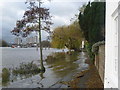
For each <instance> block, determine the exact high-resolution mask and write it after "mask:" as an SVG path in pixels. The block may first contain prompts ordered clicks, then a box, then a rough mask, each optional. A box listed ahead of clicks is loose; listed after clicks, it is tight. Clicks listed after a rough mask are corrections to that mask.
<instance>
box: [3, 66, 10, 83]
mask: <svg viewBox="0 0 120 90" xmlns="http://www.w3.org/2000/svg"><path fill="white" fill-rule="evenodd" d="M9 80H10V71H9V70H8V69H7V68H3V69H2V84H5V83H7V82H8V81H9Z"/></svg>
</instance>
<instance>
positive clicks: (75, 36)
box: [51, 22, 83, 50]
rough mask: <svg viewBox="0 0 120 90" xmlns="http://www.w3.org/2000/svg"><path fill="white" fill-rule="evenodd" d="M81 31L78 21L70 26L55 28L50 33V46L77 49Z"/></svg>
mask: <svg viewBox="0 0 120 90" xmlns="http://www.w3.org/2000/svg"><path fill="white" fill-rule="evenodd" d="M82 39H83V38H82V33H81V30H80V27H79V24H78V22H74V23H73V24H71V25H70V26H63V27H57V28H55V30H54V32H53V35H52V42H51V43H52V47H54V48H65V47H67V48H68V49H74V50H78V49H79V48H80V46H81V42H82Z"/></svg>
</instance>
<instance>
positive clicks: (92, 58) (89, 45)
mask: <svg viewBox="0 0 120 90" xmlns="http://www.w3.org/2000/svg"><path fill="white" fill-rule="evenodd" d="M85 48H86V51H87V52H88V55H89V57H90V59H91V60H92V61H93V62H94V57H95V55H94V53H93V52H92V50H91V49H92V44H90V43H88V42H86V44H85Z"/></svg>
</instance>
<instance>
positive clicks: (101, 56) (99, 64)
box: [95, 45, 105, 83]
mask: <svg viewBox="0 0 120 90" xmlns="http://www.w3.org/2000/svg"><path fill="white" fill-rule="evenodd" d="M95 66H96V68H97V70H98V72H99V75H100V77H101V80H102V82H103V83H104V72H105V45H100V46H99V50H98V54H96V55H95Z"/></svg>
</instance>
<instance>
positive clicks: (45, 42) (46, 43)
mask: <svg viewBox="0 0 120 90" xmlns="http://www.w3.org/2000/svg"><path fill="white" fill-rule="evenodd" d="M41 44H42V47H51V44H50V42H49V41H42V42H41Z"/></svg>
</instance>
